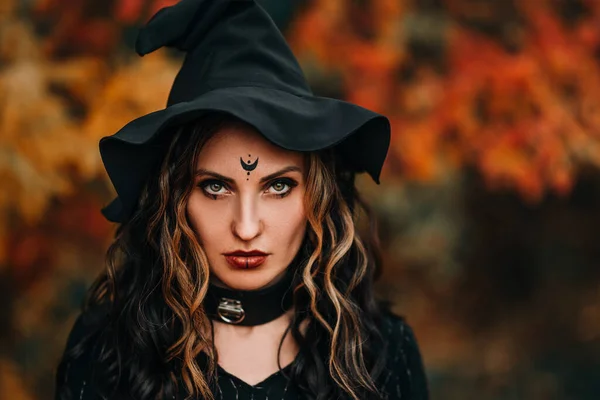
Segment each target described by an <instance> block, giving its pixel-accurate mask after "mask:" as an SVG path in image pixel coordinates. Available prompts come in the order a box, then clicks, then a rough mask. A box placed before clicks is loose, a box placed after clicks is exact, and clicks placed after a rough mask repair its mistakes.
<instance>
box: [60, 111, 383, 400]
mask: <svg viewBox="0 0 600 400" xmlns="http://www.w3.org/2000/svg"><path fill="white" fill-rule="evenodd" d="M227 124H243V122H242V121H239V120H237V119H235V118H234V117H232V116H230V115H227V114H222V113H210V114H206V115H204V116H203V117H201V118H199V119H196V120H195V121H193V122H191V123H187V124H184V125H182V126H180V127H179V128H177V129H175V130H174V135H172V136H171V137H170V138H169V139H166V138H165V139H162V142H161V141H160V140H159V141H158V142H156V143H154V144H152V145H154V146H164V147H165V148H166V152H165V155H164V157H163V160H162V162H161V163H158V165H157V166H156V167H155V170H154V171H152V173H151V174H150V178H149V179H148V181H147V182H146V184H145V187H144V190H143V193H142V195H141V196H140V199H139V203H138V205H137V207H136V210H135V211H134V213H133V215H132V216H131V217H129V218H128V220H127V221H125V222H124V223H122V224H121V225H120V226H119V227H118V229H117V232H116V235H115V239H114V241H113V243H112V244H111V246H110V247H109V249H108V252H107V262H106V268H105V270H104V271H103V272H102V273H101V274H100V276H99V277H98V278H97V279H96V281H95V282H94V284H93V285H92V287H91V288H90V290H89V292H88V295H87V297H86V301H85V304H84V309H83V314H84V315H85V314H86V313H89V314H91V313H93V310H102V309H103V310H105V312H104V313H102V315H103V317H102V318H96V319H95V320H94V319H93V318H92V321H93V322H92V323H91V328H90V329H88V331H87V334H86V335H85V337H83V338H82V340H81V341H80V342H79V343H77V344H76V345H74V346H73V347H71V348H70V349H68V350H67V351H66V352H65V354H64V356H63V359H62V360H61V364H60V365H59V368H58V378H57V382H61V381H62V380H63V379H61V377H60V374H61V373H62V374H64V370H65V365H67V364H68V363H71V362H73V361H74V359H76V358H77V357H80V356H81V355H82V354H83V353H85V352H92V354H93V355H94V359H96V360H98V361H97V364H96V366H97V367H96V368H95V370H96V374H95V379H96V380H97V382H98V384H99V385H100V387H102V388H104V390H105V393H104V395H105V396H107V397H108V398H113V396H117V395H118V394H120V393H126V394H127V395H129V396H131V397H133V398H135V399H140V400H145V399H162V398H168V399H171V398H174V397H173V396H176V395H177V393H178V390H179V387H181V385H184V386H185V388H186V389H187V392H188V393H189V394H190V398H191V397H194V396H199V397H200V398H204V399H213V394H212V393H213V390H214V386H212V384H213V383H214V381H215V377H216V368H217V352H216V349H215V347H214V344H213V341H212V336H211V334H210V332H212V331H211V322H210V320H209V319H208V317H207V315H206V313H205V310H204V308H203V299H204V297H205V295H206V292H207V289H208V283H209V264H208V259H207V256H206V254H205V252H204V250H203V248H202V247H201V246H200V244H199V243H198V241H197V238H196V235H195V233H194V231H193V229H192V228H191V225H190V222H189V221H188V219H187V215H186V203H187V200H188V198H189V196H190V194H191V192H192V190H193V182H194V179H193V177H194V173H195V166H196V165H197V159H198V154H199V153H200V150H201V149H202V147H203V145H204V144H205V143H206V142H207V141H208V140H209V139H210V138H211V137H212V135H214V134H215V133H216V132H218V131H219V129H221V128H222V127H224V126H225V125H227ZM163 136H167V135H163ZM306 165H307V166H308V168H307V170H306V176H305V180H306V193H305V201H304V203H305V210H306V215H307V220H308V224H307V233H306V237H305V239H304V244H303V246H302V249H301V251H302V252H304V254H305V257H303V259H302V262H301V264H300V265H299V266H298V267H297V268H298V269H297V272H296V275H295V280H294V283H293V290H294V310H295V312H294V316H293V319H292V321H291V324H290V326H289V327H288V329H287V331H286V333H285V334H288V333H289V334H291V335H292V337H293V338H294V340H296V341H297V343H298V344H299V347H300V352H299V354H298V356H297V357H296V359H295V361H294V363H293V364H292V368H291V369H290V370H289V375H288V378H290V379H292V381H293V383H294V384H296V385H297V386H298V387H299V388H300V389H301V390H302V391H303V392H304V393H306V396H307V397H308V398H310V399H319V400H321V399H332V398H348V399H361V400H363V399H370V398H381V397H382V396H381V393H380V392H379V391H378V387H377V379H378V378H379V377H380V375H381V373H382V371H383V369H384V366H385V354H386V346H387V344H386V343H385V341H384V340H383V337H382V334H381V331H380V327H381V323H382V315H383V309H382V306H385V304H384V303H382V302H378V301H377V300H376V298H375V296H374V292H373V282H374V280H375V279H376V278H377V277H378V276H379V275H380V264H381V258H380V254H379V245H378V240H377V232H376V226H375V223H374V221H375V220H374V218H373V216H372V215H371V212H370V210H369V209H368V208H367V206H366V205H365V204H364V202H363V201H362V200H361V199H360V197H359V196H358V193H357V191H356V189H355V185H354V173H352V172H349V170H348V169H347V168H344V166H343V164H342V163H341V161H340V159H339V158H337V157H336V156H335V153H334V151H332V150H328V151H322V152H311V153H306ZM359 215H364V216H366V218H368V220H369V222H370V224H369V225H370V229H369V230H368V232H367V234H366V235H363V236H364V238H361V235H360V234H359V232H358V230H357V228H356V226H357V223H356V222H357V218H358V217H359ZM301 324H303V325H304V327H303V329H302V330H301V329H300V326H301ZM207 332H208V333H209V334H207ZM282 343H283V337H282V340H281V342H280V345H279V346H280V347H279V350H281V345H282ZM200 354H203V357H202V358H200V357H199V355H200ZM202 360H204V361H202ZM280 367H281V366H280ZM61 371H63V372H61ZM108 388H110V389H108ZM67 392H68V390H66V388H59V390H58V393H60V395H61V398H63V399H68V398H69V393H67Z"/></svg>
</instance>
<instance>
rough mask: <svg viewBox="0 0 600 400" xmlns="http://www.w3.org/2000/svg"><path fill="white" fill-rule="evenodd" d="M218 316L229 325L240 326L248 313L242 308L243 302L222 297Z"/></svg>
mask: <svg viewBox="0 0 600 400" xmlns="http://www.w3.org/2000/svg"><path fill="white" fill-rule="evenodd" d="M217 314H218V315H219V317H221V319H222V320H223V321H225V322H227V323H229V324H239V323H240V322H242V321H243V320H244V317H245V316H246V312H245V311H244V309H243V308H242V302H241V301H239V300H234V299H228V298H227V297H221V300H220V301H219V307H217Z"/></svg>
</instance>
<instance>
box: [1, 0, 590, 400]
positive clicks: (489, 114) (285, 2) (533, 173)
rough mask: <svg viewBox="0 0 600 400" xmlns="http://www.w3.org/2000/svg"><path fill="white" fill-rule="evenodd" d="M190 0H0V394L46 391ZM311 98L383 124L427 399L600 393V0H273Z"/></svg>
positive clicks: (402, 309)
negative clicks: (108, 147)
mask: <svg viewBox="0 0 600 400" xmlns="http://www.w3.org/2000/svg"><path fill="white" fill-rule="evenodd" d="M175 1H176V0H104V1H93V0H1V1H0V304H2V306H1V308H0V399H16V400H29V399H51V398H52V392H53V387H54V382H53V381H54V368H55V366H56V363H57V360H58V358H59V356H60V355H61V353H62V351H63V348H64V344H65V340H66V336H67V334H68V332H69V330H70V328H71V326H72V323H73V321H74V318H75V316H76V314H77V312H78V306H79V304H80V302H81V300H82V298H83V296H84V293H85V291H86V289H87V287H88V286H89V285H90V283H91V281H92V280H93V278H94V277H95V275H96V274H98V272H99V271H100V269H101V268H102V263H103V256H104V251H105V250H106V248H107V245H108V243H109V242H110V239H111V235H112V233H113V231H114V227H113V226H111V225H110V224H109V223H108V222H106V221H105V220H104V219H103V218H102V216H101V215H100V213H99V209H100V208H101V207H102V206H103V205H105V204H106V203H107V202H108V201H109V200H110V199H111V198H112V196H113V192H112V188H111V186H110V184H109V182H108V179H107V177H106V175H105V173H104V170H103V167H102V164H101V161H100V158H99V154H98V140H99V139H100V138H101V137H102V136H105V135H110V134H112V133H114V132H116V131H117V130H118V129H119V128H120V127H121V126H123V125H124V124H125V123H127V122H128V121H130V120H131V119H134V118H136V117H138V116H140V115H142V114H145V113H148V112H150V111H153V110H157V109H159V108H162V107H164V105H165V102H166V98H167V93H168V90H169V88H170V85H171V83H172V80H173V77H174V76H175V74H176V72H177V69H178V66H179V64H180V61H181V58H180V55H179V54H176V53H173V52H168V51H159V52H157V53H155V54H152V55H149V56H146V57H144V58H143V59H141V58H139V57H137V56H136V55H135V53H134V52H133V50H132V43H133V42H134V40H135V35H136V26H139V24H141V23H143V22H144V21H145V20H147V19H148V17H149V16H150V15H151V14H153V13H154V12H155V11H156V10H157V9H159V8H161V7H163V6H165V5H169V4H172V3H174V2H175ZM260 2H261V3H262V4H263V5H264V6H265V7H266V8H267V9H268V11H269V12H270V13H271V15H272V16H273V18H274V20H275V21H276V22H277V24H278V25H279V26H280V27H281V29H282V30H283V31H284V32H285V35H286V37H287V38H288V40H289V42H290V44H291V45H292V47H293V49H294V51H295V53H296V55H297V56H298V58H299V60H300V61H301V64H302V66H303V69H304V70H305V72H306V75H307V77H308V79H309V81H310V83H311V85H312V87H313V89H314V91H315V92H316V93H317V94H320V95H326V96H333V97H339V98H344V99H347V100H350V101H352V102H356V103H358V104H361V105H363V106H366V107H368V108H371V109H374V110H376V111H379V112H381V113H384V114H386V115H388V116H389V117H390V119H391V121H392V124H393V142H392V147H391V150H390V153H389V155H388V159H387V161H386V167H385V171H384V176H383V179H382V180H383V184H382V185H381V186H376V185H374V184H372V183H370V182H369V180H368V179H362V180H361V181H360V185H361V190H362V191H363V192H364V193H365V195H366V197H367V198H368V200H369V202H370V203H371V204H372V205H373V207H374V208H375V209H376V211H377V214H378V216H379V219H380V230H381V235H382V240H383V246H384V249H385V260H386V270H385V272H384V277H383V278H384V279H382V281H381V282H380V283H379V285H378V290H379V291H380V292H381V293H382V294H384V295H387V296H389V297H391V298H392V299H393V300H394V304H396V310H397V311H398V312H399V313H402V314H404V315H405V316H406V318H407V319H408V321H409V323H410V324H411V325H412V326H413V327H414V330H415V332H416V334H417V337H418V339H419V341H420V346H421V350H422V353H423V357H424V360H425V364H426V367H427V373H428V376H429V380H430V386H431V394H432V398H433V399H461V400H462V399H561V400H562V399H578V400H579V399H598V398H600V268H598V263H599V261H600V238H599V237H598V236H599V235H598V233H599V232H600V169H599V167H600V109H599V108H600V1H596V0H572V1H567V0H521V1H519V0H487V1H484V0H412V1H409V0H371V1H368V0H306V1H300V0H262V1H260Z"/></svg>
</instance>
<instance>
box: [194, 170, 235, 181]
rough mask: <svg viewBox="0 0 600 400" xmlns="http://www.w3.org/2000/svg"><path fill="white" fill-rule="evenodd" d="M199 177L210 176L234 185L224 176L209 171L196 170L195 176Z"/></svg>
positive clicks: (230, 179)
mask: <svg viewBox="0 0 600 400" xmlns="http://www.w3.org/2000/svg"><path fill="white" fill-rule="evenodd" d="M200 175H208V176H212V177H213V178H217V179H218V180H221V181H223V182H225V183H234V182H235V181H234V180H233V179H232V178H229V177H227V176H225V175H221V174H219V173H216V172H214V171H210V170H208V169H204V168H198V169H197V170H196V176H200Z"/></svg>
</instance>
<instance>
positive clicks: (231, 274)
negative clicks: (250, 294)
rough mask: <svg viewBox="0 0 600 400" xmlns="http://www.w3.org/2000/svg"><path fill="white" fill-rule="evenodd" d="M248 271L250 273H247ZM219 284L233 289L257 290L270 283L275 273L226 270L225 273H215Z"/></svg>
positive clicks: (275, 275)
mask: <svg viewBox="0 0 600 400" xmlns="http://www.w3.org/2000/svg"><path fill="white" fill-rule="evenodd" d="M249 272H250V273H249ZM216 275H217V277H218V278H219V279H218V284H219V285H224V286H226V287H228V288H230V289H234V290H257V289H261V288H263V287H265V286H267V285H268V284H270V283H271V282H272V281H273V280H274V279H275V278H276V277H277V275H278V274H277V273H275V274H273V273H268V272H267V271H258V270H256V271H244V270H240V271H228V273H227V274H224V275H221V274H216Z"/></svg>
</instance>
